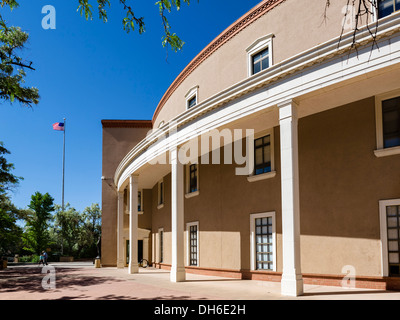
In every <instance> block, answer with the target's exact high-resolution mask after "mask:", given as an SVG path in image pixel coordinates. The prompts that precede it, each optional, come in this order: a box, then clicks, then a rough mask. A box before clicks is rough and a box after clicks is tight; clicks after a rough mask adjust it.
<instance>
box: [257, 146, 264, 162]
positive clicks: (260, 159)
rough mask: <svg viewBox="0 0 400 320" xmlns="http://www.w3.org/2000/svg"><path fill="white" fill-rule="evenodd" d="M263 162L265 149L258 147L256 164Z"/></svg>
mask: <svg viewBox="0 0 400 320" xmlns="http://www.w3.org/2000/svg"><path fill="white" fill-rule="evenodd" d="M260 164H263V149H262V148H258V149H256V165H260Z"/></svg>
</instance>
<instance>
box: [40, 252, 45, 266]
mask: <svg viewBox="0 0 400 320" xmlns="http://www.w3.org/2000/svg"><path fill="white" fill-rule="evenodd" d="M41 263H42V264H43V266H44V255H43V253H42V254H41V255H40V260H39V266H40V264H41Z"/></svg>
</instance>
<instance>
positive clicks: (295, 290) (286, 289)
mask: <svg viewBox="0 0 400 320" xmlns="http://www.w3.org/2000/svg"><path fill="white" fill-rule="evenodd" d="M303 293H304V286H303V279H302V276H301V275H282V280H281V294H282V295H283V296H288V297H298V296H301V295H303Z"/></svg>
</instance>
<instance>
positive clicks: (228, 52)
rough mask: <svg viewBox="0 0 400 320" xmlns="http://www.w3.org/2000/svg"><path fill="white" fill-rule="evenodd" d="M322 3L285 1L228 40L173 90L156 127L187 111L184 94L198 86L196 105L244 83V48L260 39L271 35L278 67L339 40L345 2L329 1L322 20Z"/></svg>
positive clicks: (245, 64)
mask: <svg viewBox="0 0 400 320" xmlns="http://www.w3.org/2000/svg"><path fill="white" fill-rule="evenodd" d="M325 3H326V2H325V1H321V0H302V1H297V0H286V1H284V2H283V3H281V4H280V5H278V6H277V7H275V8H274V9H272V10H271V11H270V12H267V13H266V14H264V15H263V16H262V17H261V18H259V19H258V20H256V21H255V22H254V23H252V24H251V25H249V26H248V27H247V28H245V29H244V30H242V31H241V32H240V33H238V34H237V35H236V36H235V37H233V38H232V39H230V40H229V41H228V42H227V43H225V44H224V45H223V46H222V47H221V48H219V49H218V50H217V51H216V52H214V53H213V54H212V55H211V56H210V57H208V58H207V59H206V60H205V61H204V62H203V63H202V64H200V66H198V67H197V68H196V69H195V70H194V71H193V72H192V73H191V74H190V75H189V76H188V77H187V78H186V79H185V80H184V81H183V82H182V83H181V84H180V86H179V87H178V88H177V89H176V90H175V92H174V93H173V94H172V95H171V96H170V98H169V99H168V101H167V102H166V104H165V105H164V106H163V108H162V109H161V111H160V112H159V114H158V116H157V117H156V118H155V119H153V120H154V127H155V128H158V125H159V123H160V122H161V121H164V122H168V121H169V120H171V119H172V118H174V117H175V116H177V115H178V114H181V113H183V112H184V111H185V110H186V100H185V95H186V94H187V93H188V91H189V90H190V89H192V88H193V87H194V86H199V89H198V103H201V102H202V101H204V100H205V99H207V98H209V97H211V96H213V95H215V94H217V93H218V92H220V91H222V90H224V89H226V88H228V87H230V86H232V85H234V84H236V83H238V82H240V81H242V80H244V79H246V78H247V74H248V70H247V69H248V63H247V52H246V49H247V48H248V47H249V46H250V45H251V44H253V43H254V41H256V40H257V39H259V38H260V37H263V36H265V35H268V34H271V33H272V34H274V35H275V37H274V38H273V63H274V64H277V63H279V62H282V61H283V60H285V59H288V58H290V57H292V56H294V55H296V54H299V53H301V52H303V51H305V50H307V49H310V48H312V47H314V46H316V45H318V44H321V43H323V42H326V41H328V40H330V39H332V38H334V37H338V36H339V35H340V33H341V30H342V25H343V23H342V20H343V17H344V13H343V12H342V10H343V8H344V7H345V6H346V4H347V0H338V1H331V6H330V7H329V9H328V10H327V19H325V20H324V17H323V16H324V12H325Z"/></svg>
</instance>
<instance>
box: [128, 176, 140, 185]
mask: <svg viewBox="0 0 400 320" xmlns="http://www.w3.org/2000/svg"><path fill="white" fill-rule="evenodd" d="M129 182H130V183H139V175H138V174H131V175H130V177H129Z"/></svg>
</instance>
